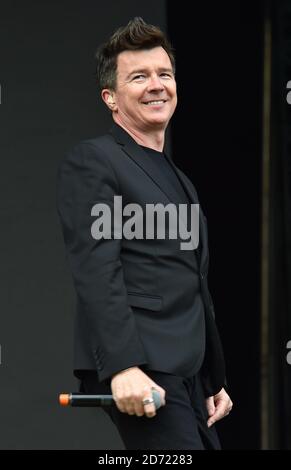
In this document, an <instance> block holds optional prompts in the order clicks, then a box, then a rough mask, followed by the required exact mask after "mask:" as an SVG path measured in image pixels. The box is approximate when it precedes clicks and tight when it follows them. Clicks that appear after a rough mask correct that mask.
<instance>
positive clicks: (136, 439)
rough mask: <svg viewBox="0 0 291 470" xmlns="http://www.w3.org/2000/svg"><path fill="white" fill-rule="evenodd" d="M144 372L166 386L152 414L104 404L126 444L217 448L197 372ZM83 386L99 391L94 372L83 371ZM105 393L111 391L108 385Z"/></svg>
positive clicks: (143, 447) (134, 447) (131, 446)
mask: <svg viewBox="0 0 291 470" xmlns="http://www.w3.org/2000/svg"><path fill="white" fill-rule="evenodd" d="M145 373H146V374H147V375H149V376H150V377H151V378H152V380H154V381H155V382H156V383H157V384H158V385H160V386H161V387H163V388H164V389H165V390H166V405H165V406H163V407H162V408H159V409H158V410H157V414H156V416H155V417H153V418H147V417H146V416H142V417H138V416H136V415H128V414H127V413H121V412H120V411H119V410H118V408H117V407H116V405H115V404H114V405H112V406H110V407H104V408H103V409H104V411H105V412H106V413H107V414H108V415H109V416H110V418H111V420H112V421H113V423H114V424H115V425H116V427H117V429H118V431H119V434H120V436H121V439H122V441H123V442H124V445H125V448H126V449H130V450H183V449H188V450H205V449H208V450H219V449H220V443H219V439H218V436H217V433H216V430H215V427H214V426H211V427H210V428H208V427H207V418H208V414H207V410H206V406H205V398H204V395H203V391H202V387H201V383H200V380H199V376H195V377H192V378H185V377H180V376H177V375H173V374H168V373H164V372H157V371H149V370H147V371H145ZM82 386H83V390H84V391H85V393H89V394H94V393H98V392H97V390H100V388H98V389H97V387H98V381H97V374H94V373H88V374H87V375H85V376H84V378H83V380H82ZM99 387H100V384H99ZM99 393H100V391H99ZM104 393H106V391H105V390H104ZM107 393H109V394H111V390H110V387H109V386H108V390H107Z"/></svg>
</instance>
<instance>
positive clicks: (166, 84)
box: [111, 47, 177, 131]
mask: <svg viewBox="0 0 291 470" xmlns="http://www.w3.org/2000/svg"><path fill="white" fill-rule="evenodd" d="M112 98H113V103H114V107H113V108H111V109H112V110H113V116H114V119H115V120H116V122H117V123H121V124H124V125H125V126H126V127H130V128H131V129H132V130H137V131H150V130H156V129H160V130H163V129H165V128H166V127H167V125H168V122H169V120H170V119H171V117H172V115H173V113H174V111H175V108H176V105H177V94H176V81H175V78H174V73H173V69H172V64H171V61H170V58H169V56H168V54H167V53H166V51H165V50H164V49H163V48H162V47H155V48H153V49H149V50H139V51H124V52H121V53H120V54H119V56H118V58H117V85H116V90H115V91H114V92H113V95H112Z"/></svg>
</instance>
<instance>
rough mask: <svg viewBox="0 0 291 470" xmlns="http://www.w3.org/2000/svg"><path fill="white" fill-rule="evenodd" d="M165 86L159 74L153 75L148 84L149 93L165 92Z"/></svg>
mask: <svg viewBox="0 0 291 470" xmlns="http://www.w3.org/2000/svg"><path fill="white" fill-rule="evenodd" d="M164 89H165V87H164V84H163V82H162V80H161V79H160V77H159V76H158V75H157V74H154V75H151V76H150V80H149V82H148V91H163V90H164Z"/></svg>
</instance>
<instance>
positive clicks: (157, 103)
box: [143, 100, 166, 106]
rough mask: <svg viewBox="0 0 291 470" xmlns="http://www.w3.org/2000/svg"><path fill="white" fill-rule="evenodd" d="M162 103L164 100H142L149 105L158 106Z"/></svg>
mask: <svg viewBox="0 0 291 470" xmlns="http://www.w3.org/2000/svg"><path fill="white" fill-rule="evenodd" d="M164 103H166V100H152V101H147V102H144V103H143V104H145V105H150V106H155V105H157V106H159V105H161V104H164Z"/></svg>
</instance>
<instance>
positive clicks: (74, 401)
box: [59, 388, 162, 410]
mask: <svg viewBox="0 0 291 470" xmlns="http://www.w3.org/2000/svg"><path fill="white" fill-rule="evenodd" d="M152 396H153V400H154V405H155V408H156V410H157V409H158V408H160V407H161V406H162V399H161V395H160V393H159V392H158V391H157V390H155V389H154V388H153V389H152ZM114 403H115V401H114V400H113V395H87V394H85V393H75V392H74V393H61V394H60V395H59V404H60V405H61V406H110V405H113V404H114Z"/></svg>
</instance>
